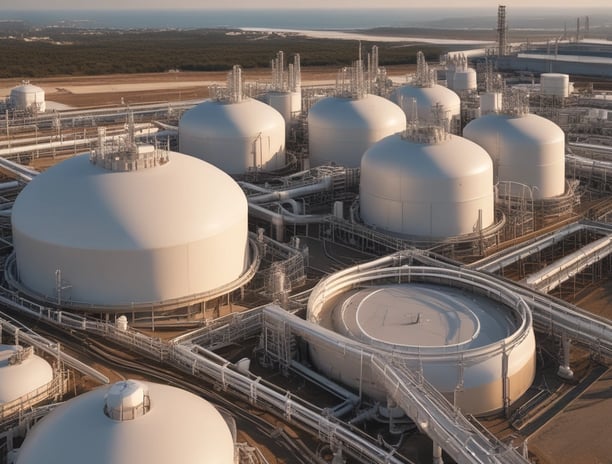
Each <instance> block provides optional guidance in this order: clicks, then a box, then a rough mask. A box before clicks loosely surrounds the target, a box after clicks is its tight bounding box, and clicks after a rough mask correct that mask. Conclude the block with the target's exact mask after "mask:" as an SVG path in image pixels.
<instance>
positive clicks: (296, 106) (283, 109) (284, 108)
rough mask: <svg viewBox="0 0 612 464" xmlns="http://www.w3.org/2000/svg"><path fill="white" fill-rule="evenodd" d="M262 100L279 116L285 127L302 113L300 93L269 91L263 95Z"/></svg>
mask: <svg viewBox="0 0 612 464" xmlns="http://www.w3.org/2000/svg"><path fill="white" fill-rule="evenodd" d="M263 99H264V101H265V102H266V103H267V104H268V105H270V106H271V107H272V108H274V109H275V110H276V111H278V112H279V113H280V114H281V116H282V117H283V119H284V120H285V126H286V127H288V125H289V123H290V122H291V121H292V120H293V118H294V117H295V116H296V115H298V114H300V112H301V111H302V95H301V92H279V91H270V92H268V93H266V94H265V95H264V97H263Z"/></svg>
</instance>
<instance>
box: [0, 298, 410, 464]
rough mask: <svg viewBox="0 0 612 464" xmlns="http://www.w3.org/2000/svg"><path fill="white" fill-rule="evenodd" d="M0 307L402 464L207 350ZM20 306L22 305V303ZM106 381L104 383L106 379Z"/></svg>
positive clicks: (56, 314) (40, 310)
mask: <svg viewBox="0 0 612 464" xmlns="http://www.w3.org/2000/svg"><path fill="white" fill-rule="evenodd" d="M0 302H2V303H4V304H7V305H10V306H11V307H12V308H14V309H17V310H20V311H23V312H25V313H28V314H30V315H32V316H35V317H39V318H42V319H45V320H47V321H49V322H52V323H55V324H58V325H61V326H62V327H64V328H72V329H77V330H83V331H89V332H92V333H96V334H99V335H103V336H105V337H107V338H109V339H111V340H114V341H117V342H119V343H121V344H123V345H124V346H128V347H130V348H132V349H135V350H138V351H140V352H144V353H147V354H149V355H150V356H152V357H155V358H156V359H160V360H161V361H164V362H168V363H171V364H172V365H173V366H174V367H178V368H180V369H182V370H184V371H185V372H188V373H191V374H192V375H196V376H201V377H203V378H205V379H206V380H212V381H214V382H216V383H218V384H219V385H221V388H222V389H224V390H226V391H231V392H233V393H237V394H240V395H243V396H244V397H245V398H247V399H248V400H249V401H250V402H251V403H252V404H253V405H256V406H259V407H261V408H264V409H268V410H271V411H273V412H275V413H277V414H280V415H282V416H284V417H285V419H286V420H288V421H290V422H293V423H297V424H298V425H300V426H302V427H306V428H309V429H311V430H315V431H317V432H318V434H319V436H320V437H321V438H326V439H327V440H329V441H328V443H334V444H337V445H338V446H341V447H342V450H343V451H344V452H345V453H346V454H347V455H352V456H354V457H357V458H359V459H361V462H368V463H380V464H402V463H403V464H405V463H406V462H408V461H407V460H406V459H404V458H402V459H400V458H397V457H395V456H393V454H394V451H393V450H385V449H382V448H380V447H379V446H378V445H377V444H374V443H372V442H371V441H370V439H369V438H368V437H367V436H365V435H362V434H361V433H360V432H358V431H356V430H351V429H350V428H349V427H348V426H346V425H345V424H343V423H342V422H341V421H339V420H338V419H336V418H334V417H331V416H328V414H327V413H326V411H324V410H321V409H320V408H318V407H316V406H313V405H311V404H309V403H306V402H304V401H303V400H301V399H300V398H298V397H294V396H293V395H292V394H291V392H289V391H286V390H282V389H279V388H277V387H274V386H273V385H272V384H269V383H267V382H265V381H263V380H262V379H261V378H260V377H254V376H250V375H245V374H242V373H240V372H238V371H237V370H234V369H233V368H232V367H231V363H230V362H229V361H227V360H225V359H223V358H221V357H220V356H218V355H216V354H215V353H213V352H212V351H209V350H207V349H205V348H202V347H198V349H197V350H196V352H194V351H192V348H193V346H184V345H179V344H174V345H171V344H169V343H167V342H164V341H162V340H160V339H154V338H151V337H148V336H147V335H144V334H141V333H139V332H136V331H134V330H131V329H129V328H128V329H127V330H122V329H119V328H117V327H116V326H115V325H113V324H109V323H106V322H102V321H98V320H93V319H88V318H86V317H82V316H79V315H75V314H69V313H65V312H62V311H57V310H55V309H52V308H46V307H43V306H40V305H38V304H35V303H32V302H27V300H24V299H23V298H20V297H18V296H16V297H15V301H13V300H12V299H10V298H6V297H3V296H0ZM22 303H23V304H22ZM106 382H108V379H106Z"/></svg>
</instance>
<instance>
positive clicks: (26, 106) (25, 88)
mask: <svg viewBox="0 0 612 464" xmlns="http://www.w3.org/2000/svg"><path fill="white" fill-rule="evenodd" d="M10 100H11V104H12V105H13V107H14V108H15V109H17V110H18V111H33V112H41V113H42V112H44V111H45V109H46V103H45V91H44V90H43V89H42V88H40V87H38V86H36V85H32V84H30V82H29V81H23V82H22V84H21V85H19V86H17V87H14V88H12V89H11V96H10Z"/></svg>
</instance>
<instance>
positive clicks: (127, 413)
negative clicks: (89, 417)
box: [104, 380, 151, 421]
mask: <svg viewBox="0 0 612 464" xmlns="http://www.w3.org/2000/svg"><path fill="white" fill-rule="evenodd" d="M150 409H151V400H150V398H149V389H148V388H147V386H146V385H145V384H143V383H141V382H138V381H136V380H124V381H121V382H117V383H116V384H114V385H113V386H112V387H110V389H109V390H108V393H107V394H106V397H105V398H104V414H106V416H107V417H109V418H111V419H113V420H116V421H127V420H134V419H136V418H138V417H140V416H144V415H145V414H146V413H147V412H149V410H150Z"/></svg>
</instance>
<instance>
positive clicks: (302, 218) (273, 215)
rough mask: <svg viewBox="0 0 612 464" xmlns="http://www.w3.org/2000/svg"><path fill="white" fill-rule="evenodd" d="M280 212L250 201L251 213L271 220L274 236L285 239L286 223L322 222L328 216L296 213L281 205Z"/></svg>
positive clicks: (279, 239) (278, 239) (268, 220)
mask: <svg viewBox="0 0 612 464" xmlns="http://www.w3.org/2000/svg"><path fill="white" fill-rule="evenodd" d="M281 211H282V212H280V213H277V212H275V211H270V210H269V209H267V208H264V207H263V206H260V205H257V204H253V203H251V202H249V214H250V215H251V216H254V217H256V218H259V219H263V220H265V221H267V222H269V223H270V224H271V225H272V226H273V228H274V238H275V239H276V240H277V241H281V242H282V240H283V229H284V227H285V225H286V224H291V225H306V224H320V223H322V222H323V221H324V220H325V218H326V217H327V216H328V215H327V214H294V213H291V212H289V211H287V210H286V209H284V208H282V207H281Z"/></svg>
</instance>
